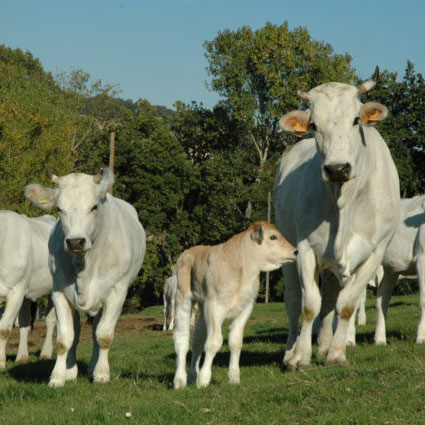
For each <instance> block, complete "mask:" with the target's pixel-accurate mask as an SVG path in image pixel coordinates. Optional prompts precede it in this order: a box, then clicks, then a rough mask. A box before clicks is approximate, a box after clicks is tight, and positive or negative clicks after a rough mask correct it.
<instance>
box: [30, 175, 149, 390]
mask: <svg viewBox="0 0 425 425" xmlns="http://www.w3.org/2000/svg"><path fill="white" fill-rule="evenodd" d="M52 180H53V182H54V183H56V184H57V187H56V188H55V189H48V188H44V187H42V186H41V187H40V186H35V185H31V186H29V187H27V190H26V195H27V197H28V198H29V199H30V200H32V201H33V202H34V203H36V204H38V205H39V204H40V203H41V202H40V198H41V200H44V202H45V203H44V205H46V206H52V205H50V204H52V203H53V204H56V205H57V206H58V208H59V209H60V211H59V217H60V220H59V222H58V223H57V224H56V226H55V228H54V230H53V232H52V235H51V237H50V240H49V249H50V269H51V272H52V274H53V286H54V292H53V296H52V299H53V303H54V306H55V308H56V314H57V322H58V338H57V344H58V346H57V353H58V354H57V360H56V364H55V367H54V369H53V372H52V375H51V377H50V382H49V385H50V386H51V387H58V386H63V385H64V384H65V381H67V380H71V379H75V378H76V377H77V374H78V369H77V363H76V348H77V344H78V339H79V333H80V323H79V311H81V312H85V313H87V314H89V315H91V316H95V318H94V323H93V336H94V338H93V354H92V358H91V361H90V365H89V374H90V375H92V376H93V379H94V381H95V382H108V381H109V379H110V372H109V362H108V352H109V347H110V344H111V342H112V339H113V336H114V329H115V325H116V323H117V320H118V317H119V315H120V313H121V309H122V306H123V303H124V301H125V296H126V294H127V289H128V287H129V285H130V284H131V282H132V281H133V280H134V279H135V278H136V276H137V274H138V272H139V269H140V267H141V265H142V262H143V257H144V254H145V247H146V237H145V232H144V230H143V227H142V225H141V224H140V222H139V220H138V217H137V213H136V211H135V209H134V208H133V207H132V206H131V205H130V204H128V203H127V202H124V201H122V200H120V199H118V198H115V197H113V196H111V195H109V194H108V193H107V191H108V189H109V188H110V187H111V186H112V184H113V181H114V179H113V173H112V172H111V171H110V170H109V169H104V170H103V173H102V176H101V177H99V176H90V175H87V174H69V175H67V176H64V177H57V176H52ZM46 194H47V196H46ZM49 203H50V204H49ZM75 241H78V243H74V242H75Z"/></svg>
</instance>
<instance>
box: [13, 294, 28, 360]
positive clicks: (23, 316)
mask: <svg viewBox="0 0 425 425" xmlns="http://www.w3.org/2000/svg"><path fill="white" fill-rule="evenodd" d="M18 321H19V347H18V353H17V355H16V360H15V361H16V362H22V363H28V362H29V353H28V336H29V334H30V331H31V300H28V299H26V298H24V300H23V302H22V306H21V308H20V310H19V315H18Z"/></svg>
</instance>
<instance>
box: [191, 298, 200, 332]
mask: <svg viewBox="0 0 425 425" xmlns="http://www.w3.org/2000/svg"><path fill="white" fill-rule="evenodd" d="M198 310H199V308H198V303H195V305H194V306H193V307H192V313H191V314H190V327H191V328H193V327H194V326H195V321H196V313H197V312H198Z"/></svg>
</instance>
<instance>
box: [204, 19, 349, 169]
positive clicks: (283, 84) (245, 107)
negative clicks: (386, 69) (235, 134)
mask: <svg viewBox="0 0 425 425" xmlns="http://www.w3.org/2000/svg"><path fill="white" fill-rule="evenodd" d="M204 47H205V49H206V54H205V56H206V58H207V59H208V61H209V66H208V72H209V74H210V75H211V77H212V81H211V84H210V87H211V89H212V90H214V91H217V92H218V93H219V94H220V95H221V96H222V97H223V98H224V99H223V100H222V101H221V102H220V103H221V105H222V106H223V107H225V108H227V109H228V110H229V113H230V115H231V116H232V117H233V118H235V119H236V120H238V121H239V122H240V123H241V125H242V126H243V128H244V130H245V134H246V137H247V138H248V141H249V143H252V144H253V146H254V147H255V150H256V152H257V154H258V161H259V165H260V168H261V167H262V166H263V165H264V163H265V162H266V161H267V159H268V156H269V152H270V151H271V152H276V151H281V150H282V148H283V146H284V144H285V136H284V135H283V134H282V133H279V132H278V120H279V119H280V118H281V116H282V115H283V114H284V113H285V112H287V111H288V110H291V109H294V108H297V107H298V106H299V98H298V97H297V90H300V89H304V90H305V89H310V88H312V87H314V86H316V85H318V84H320V83H323V82H327V81H341V82H349V81H351V80H353V79H354V78H355V76H354V71H353V69H352V68H351V66H350V63H351V57H350V56H349V55H348V54H344V55H338V54H334V52H333V49H332V47H331V46H330V45H329V44H327V43H324V42H319V41H315V40H312V39H311V37H310V35H309V34H308V32H307V29H306V28H301V27H299V28H295V29H294V30H293V31H290V30H289V25H288V23H287V22H285V23H284V24H283V25H280V26H276V25H272V24H270V23H267V24H266V25H265V27H264V28H261V29H258V30H256V31H253V30H251V29H250V28H249V27H247V26H244V27H242V28H240V29H238V30H237V31H235V32H233V31H230V30H225V31H222V32H220V33H219V34H218V36H217V37H216V38H215V39H214V40H213V41H207V42H205V43H204Z"/></svg>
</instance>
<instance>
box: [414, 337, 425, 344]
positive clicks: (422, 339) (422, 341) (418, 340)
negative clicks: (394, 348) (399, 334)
mask: <svg viewBox="0 0 425 425" xmlns="http://www.w3.org/2000/svg"><path fill="white" fill-rule="evenodd" d="M424 343H425V338H417V339H416V344H424Z"/></svg>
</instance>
